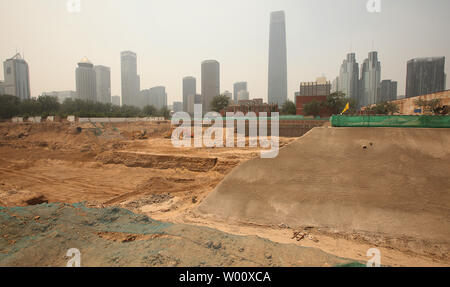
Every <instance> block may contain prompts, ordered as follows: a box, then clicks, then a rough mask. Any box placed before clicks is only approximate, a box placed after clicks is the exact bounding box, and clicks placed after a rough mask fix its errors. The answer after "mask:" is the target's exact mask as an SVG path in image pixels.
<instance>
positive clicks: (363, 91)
mask: <svg viewBox="0 0 450 287" xmlns="http://www.w3.org/2000/svg"><path fill="white" fill-rule="evenodd" d="M380 81H381V63H380V61H378V53H377V52H375V51H373V52H370V53H369V57H368V58H367V59H365V60H364V63H363V65H362V68H361V79H360V83H359V90H360V93H359V101H358V104H359V106H368V105H372V104H375V103H377V102H378V88H379V87H380Z"/></svg>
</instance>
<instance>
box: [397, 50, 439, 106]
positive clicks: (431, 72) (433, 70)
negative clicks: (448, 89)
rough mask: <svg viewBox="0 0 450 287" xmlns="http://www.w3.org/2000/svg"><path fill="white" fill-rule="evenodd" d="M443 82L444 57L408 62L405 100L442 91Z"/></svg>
mask: <svg viewBox="0 0 450 287" xmlns="http://www.w3.org/2000/svg"><path fill="white" fill-rule="evenodd" d="M445 82H446V74H445V57H435V58H417V59H412V60H409V61H408V65H407V72H406V97H407V98H412V97H417V96H421V95H426V94H431V93H435V92H440V91H444V90H445V86H446V83H445Z"/></svg>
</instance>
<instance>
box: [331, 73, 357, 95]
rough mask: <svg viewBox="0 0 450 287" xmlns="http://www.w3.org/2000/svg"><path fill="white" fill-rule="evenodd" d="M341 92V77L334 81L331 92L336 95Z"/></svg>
mask: <svg viewBox="0 0 450 287" xmlns="http://www.w3.org/2000/svg"><path fill="white" fill-rule="evenodd" d="M339 90H340V88H339V77H336V78H335V79H334V80H333V82H332V83H331V92H332V93H335V92H339ZM358 92H359V91H358Z"/></svg>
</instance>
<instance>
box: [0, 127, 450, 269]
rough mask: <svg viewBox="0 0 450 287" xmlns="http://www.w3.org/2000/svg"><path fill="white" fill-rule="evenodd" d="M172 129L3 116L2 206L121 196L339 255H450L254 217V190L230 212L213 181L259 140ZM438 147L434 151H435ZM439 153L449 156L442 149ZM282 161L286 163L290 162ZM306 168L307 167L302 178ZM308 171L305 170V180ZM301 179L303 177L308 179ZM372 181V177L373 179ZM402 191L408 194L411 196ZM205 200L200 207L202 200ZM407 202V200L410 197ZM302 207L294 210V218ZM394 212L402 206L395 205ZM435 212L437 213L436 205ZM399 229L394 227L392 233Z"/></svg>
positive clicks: (413, 262)
mask: <svg viewBox="0 0 450 287" xmlns="http://www.w3.org/2000/svg"><path fill="white" fill-rule="evenodd" d="M170 135H171V127H170V124H169V123H168V122H161V123H123V124H95V125H94V124H91V123H86V124H79V125H71V124H68V123H43V124H11V123H2V124H0V206H30V205H35V204H39V203H46V202H49V203H52V202H64V203H77V202H87V206H89V207H96V208H104V207H108V206H118V207H122V208H126V209H129V210H131V211H133V212H135V213H138V214H139V213H141V214H145V215H148V216H150V217H151V218H154V219H157V220H162V221H166V222H174V223H180V224H190V225H201V226H206V227H211V228H214V229H217V230H220V231H223V232H226V233H230V234H236V235H243V236H252V235H257V236H259V237H263V238H267V239H270V240H271V241H274V242H277V243H283V244H285V243H291V244H294V245H297V246H305V247H315V248H319V249H321V250H323V251H325V252H327V253H331V254H333V255H336V256H338V257H344V258H351V259H354V260H359V261H366V260H367V259H368V258H367V257H366V251H367V250H368V249H369V248H371V247H374V246H377V247H378V248H379V249H380V250H381V252H382V260H384V261H382V264H386V265H391V266H449V265H450V261H449V259H448V253H447V256H443V254H442V252H441V253H433V252H431V253H430V252H428V253H427V252H423V251H422V250H421V251H420V252H414V250H413V248H410V247H411V246H415V245H417V244H418V243H417V242H416V239H415V238H414V237H412V238H409V237H408V238H409V239H410V241H407V242H404V241H402V244H403V245H399V244H396V242H391V241H386V240H385V239H386V237H383V236H382V237H380V236H379V234H378V233H373V232H371V230H367V231H368V233H365V232H359V231H360V230H359V229H355V232H354V233H350V234H349V233H345V232H340V231H339V230H329V229H327V228H322V229H321V228H318V227H317V226H315V225H312V226H305V224H302V222H301V221H298V219H295V220H294V221H293V222H290V221H289V220H283V221H280V222H279V221H278V220H275V219H278V217H277V216H275V217H274V218H272V219H269V220H268V221H265V220H262V221H257V220H253V218H252V219H251V220H249V218H248V217H247V215H248V214H251V212H248V213H247V212H245V213H244V214H243V213H242V211H239V210H240V209H242V204H245V202H246V200H247V198H248V196H247V195H246V194H245V193H243V194H240V195H239V196H238V197H237V199H243V200H244V201H243V203H240V202H239V203H230V202H228V201H225V202H224V203H225V204H226V205H227V206H231V207H232V208H230V212H232V213H234V212H237V214H233V216H229V215H224V213H223V208H222V206H221V205H220V204H219V205H218V204H217V202H216V203H213V204H210V203H211V202H214V200H215V198H217V196H216V195H215V193H217V190H216V191H214V189H215V188H216V187H217V185H218V184H219V183H220V182H221V181H222V180H223V179H224V178H225V176H227V175H228V174H229V173H230V172H231V171H232V170H233V169H234V168H236V167H237V166H239V165H241V164H242V163H244V164H243V165H241V166H239V167H238V168H236V169H235V170H234V171H233V173H235V171H236V170H239V169H240V168H242V166H245V165H246V164H247V163H248V161H249V160H252V159H253V161H258V160H259V155H260V149H259V148H248V147H246V148H206V147H205V148H194V147H192V148H186V147H185V148H175V147H173V145H172V143H171V141H170ZM305 138H307V137H303V138H301V139H300V140H296V139H295V138H281V139H280V146H281V147H286V148H285V149H288V148H290V147H291V146H292V144H291V143H293V144H295V145H297V144H298V143H299V142H301V141H303V140H304V139H305ZM247 140H248V139H247ZM363 142H364V143H363ZM374 143H375V144H376V145H375V147H378V146H380V144H379V143H377V141H374ZM341 144H342V143H341ZM361 144H368V143H366V142H365V140H361V141H360V143H359V145H357V149H358V150H359V149H362V148H361ZM338 145H339V143H336V146H338ZM428 146H429V145H428ZM387 147H388V145H387V146H386V148H387ZM370 148H371V147H369V152H370ZM395 152H398V150H396V151H395ZM395 152H394V154H395ZM430 153H433V152H430ZM320 154H322V153H320ZM441 155H442V154H434V156H437V157H439V156H441ZM447 155H448V154H447ZM280 156H282V155H281V154H280ZM288 157H290V158H292V159H294V158H295V157H292V156H288ZM310 159H312V157H311V158H310ZM292 161H293V160H292ZM292 161H291V162H292ZM319 161H321V162H327V161H330V158H326V157H324V158H323V159H319ZM411 161H414V160H411ZM435 161H436V162H439V163H438V164H442V163H440V160H439V159H436V160H435ZM246 162H247V163H246ZM250 162H252V161H250ZM311 164H312V163H311V162H309V163H306V162H305V163H303V164H302V163H299V165H303V166H304V167H305V168H306V167H307V166H308V165H311ZM346 164H348V162H342V163H341V165H342V168H344V167H345V166H346ZM389 164H391V162H389ZM403 164H404V166H406V167H407V168H409V169H413V168H414V167H415V166H411V165H410V162H408V161H406V162H404V163H403ZM427 164H428V163H427ZM447 164H448V160H447ZM385 165H387V164H385ZM313 166H314V164H313ZM330 166H333V165H330ZM280 168H281V170H283V167H280ZM344 169H345V168H344ZM286 170H287V169H286ZM333 170H334V169H333ZM388 170H389V172H392V170H390V169H388ZM447 170H448V166H447ZM349 172H350V170H349ZM378 172H379V173H378V174H375V175H376V176H381V175H383V173H382V170H378ZM430 172H431V171H430ZM233 173H232V174H233ZM232 174H230V175H229V177H230V176H231V175H232ZM344 174H345V173H344ZM447 174H448V171H447ZM272 175H273V174H271V176H272ZM438 175H440V174H439V173H438ZM260 176H261V174H252V176H251V177H252V178H261V177H260ZM271 176H267V178H266V179H265V180H269V179H270V178H271ZM305 178H306V175H305V176H304V177H303V179H305ZM301 179H302V177H301V176H300V177H299V180H301ZM312 180H313V181H314V182H316V183H317V188H319V186H320V184H319V183H320V180H322V179H320V178H315V179H314V178H312ZM333 180H334V181H336V178H335V177H333V178H332V180H331V181H333ZM225 182H227V180H225ZM262 182H265V181H262ZM298 183H299V184H301V182H298ZM255 186H256V185H255ZM268 186H270V185H265V186H261V188H262V189H264V190H265V191H267V192H269V191H270V188H268ZM287 186H289V184H288V185H287ZM333 187H334V186H333ZM370 187H371V186H367V188H370ZM327 188H328V186H327ZM444 189H445V188H444ZM238 190H241V191H242V189H241V188H240V187H237V188H235V191H236V192H237V191H238ZM213 191H214V193H213V194H212V196H211V197H210V198H209V199H208V200H207V202H206V203H204V201H205V198H207V197H208V196H209V195H210V194H211V193H212V192H213ZM278 191H279V190H278ZM447 191H448V185H447ZM272 192H273V190H272ZM325 192H326V189H324V190H323V193H325ZM447 194H448V192H447ZM274 196H275V195H274ZM330 196H332V195H330ZM436 196H438V195H436ZM321 198H322V201H325V199H326V197H325V196H324V195H323V194H322V195H321ZM375 199H377V198H375ZM394 199H395V200H397V199H398V197H396V196H394ZM400 199H402V200H404V199H405V197H402V198H400ZM444 199H445V198H444ZM263 200H264V199H263ZM208 202H209V203H208ZM447 202H448V201H447ZM424 203H425V205H426V207H425V211H426V212H429V210H432V209H433V208H436V207H439V208H441V209H442V210H443V211H444V213H442V214H441V215H440V216H441V218H444V219H445V218H446V219H447V223H448V217H446V216H448V209H446V208H447V207H448V206H447V207H446V205H445V203H441V204H440V205H436V202H435V201H430V198H428V197H426V198H425V201H424ZM200 205H201V206H202V207H201V211H202V212H199V211H198V210H197V209H198V207H199V206H200ZM394 205H395V204H394ZM205 206H209V207H208V208H209V209H208V210H207V212H206V213H205V212H204V211H205V210H204V209H203V208H204V207H205ZM223 206H225V205H223ZM336 206H337V205H333V206H328V208H331V209H333V208H335V207H336ZM236 208H237V209H239V210H236ZM280 208H281V209H282V208H285V206H281V207H280ZM404 208H407V204H406V203H405V205H404ZM445 210H447V211H446V212H447V213H445ZM262 211H263V210H261V216H263V217H265V215H266V213H264V212H262ZM267 212H269V211H267ZM282 213H285V212H282ZM380 213H381V214H383V213H384V212H380ZM424 213H425V212H424ZM389 214H391V213H386V215H385V216H388V215H389ZM235 215H237V216H241V215H243V216H242V217H241V218H240V219H239V220H236V219H235V218H234V220H231V219H233V217H234V216H235ZM298 215H299V214H296V217H297V218H298V217H299V216H298ZM392 215H393V216H398V214H395V213H392ZM434 215H435V216H439V215H437V212H436V213H435V214H434ZM403 216H406V219H405V220H409V219H410V218H412V217H409V216H410V214H407V213H406V214H403ZM413 217H414V216H413ZM343 218H344V221H346V220H347V219H346V218H345V216H344V217H343ZM307 225H311V224H307ZM305 227H306V228H307V229H306V233H307V236H306V237H305V238H304V239H301V240H297V239H298V238H294V236H293V233H294V232H295V231H303V230H304V228H305ZM309 227H312V228H309ZM308 228H309V229H308ZM433 230H434V229H433ZM395 234H396V233H395V231H393V234H392V235H395ZM99 236H100V237H102V238H106V239H108V238H109V239H111V238H110V237H111V236H115V235H111V234H109V233H101V234H99ZM394 237H395V236H394ZM138 238H142V240H145V239H146V238H147V237H146V236H138ZM374 238H375V239H374ZM376 238H378V239H376ZM377 240H378V241H377ZM377 242H378V243H377ZM419 242H420V240H419ZM405 244H406V247H405V246H404V245H405ZM421 244H422V243H419V246H422V245H421ZM442 248H444V249H445V248H447V247H446V246H445V245H444V246H442V245H440V244H438V248H436V247H433V248H431V249H428V250H432V251H436V250H440V249H442ZM444 255H445V254H444Z"/></svg>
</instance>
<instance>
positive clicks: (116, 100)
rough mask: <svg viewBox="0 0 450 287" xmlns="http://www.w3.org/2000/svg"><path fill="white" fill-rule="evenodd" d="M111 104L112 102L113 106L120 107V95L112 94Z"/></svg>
mask: <svg viewBox="0 0 450 287" xmlns="http://www.w3.org/2000/svg"><path fill="white" fill-rule="evenodd" d="M111 104H113V105H114V106H119V107H120V96H112V97H111Z"/></svg>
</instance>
